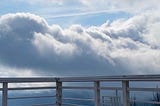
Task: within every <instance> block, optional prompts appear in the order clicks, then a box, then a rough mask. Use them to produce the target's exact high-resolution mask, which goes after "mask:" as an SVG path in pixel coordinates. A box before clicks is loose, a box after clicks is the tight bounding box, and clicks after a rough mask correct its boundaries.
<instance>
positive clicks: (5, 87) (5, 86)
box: [2, 82, 8, 106]
mask: <svg viewBox="0 0 160 106" xmlns="http://www.w3.org/2000/svg"><path fill="white" fill-rule="evenodd" d="M7 99H8V83H7V82H3V89H2V106H7Z"/></svg>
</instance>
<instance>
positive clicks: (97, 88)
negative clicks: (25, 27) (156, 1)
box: [0, 75, 160, 106]
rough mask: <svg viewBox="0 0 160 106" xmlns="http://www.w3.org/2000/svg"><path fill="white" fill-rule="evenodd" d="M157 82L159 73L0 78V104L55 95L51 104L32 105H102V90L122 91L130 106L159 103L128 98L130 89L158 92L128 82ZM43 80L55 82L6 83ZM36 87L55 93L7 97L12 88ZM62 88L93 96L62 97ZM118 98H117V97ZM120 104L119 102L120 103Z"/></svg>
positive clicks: (125, 105) (125, 104)
mask: <svg viewBox="0 0 160 106" xmlns="http://www.w3.org/2000/svg"><path fill="white" fill-rule="evenodd" d="M142 81H143V82H159V81H160V75H123V76H97V77H62V78H43V77H42V78H0V83H2V88H0V90H1V91H2V106H8V100H11V99H27V98H52V97H55V98H56V101H55V103H52V104H43V105H41V104H38V105H32V106H62V105H68V106H79V105H78V104H71V103H70V104H69V103H64V102H63V100H77V101H93V102H94V105H95V106H101V105H102V98H101V97H102V96H101V91H102V90H115V91H121V92H122V96H121V97H122V98H121V100H122V105H123V106H130V102H144V103H152V104H160V102H156V101H140V100H131V99H130V92H131V91H151V92H158V91H160V89H159V88H154V87H152V88H151V87H148V88H147V87H137V86H135V87H130V86H129V84H130V82H134V83H137V82H142ZM43 82H46V83H48V82H55V83H56V84H55V86H41V87H37V86H29V87H8V84H12V83H43ZM66 82H67V83H68V84H67V86H66V85H63V83H66ZM72 82H77V83H78V82H93V83H94V84H93V86H73V85H72V86H71V85H70V84H69V83H72ZM101 82H109V83H112V82H119V83H120V86H119V87H106V86H104V85H101V84H100V83H101ZM37 89H55V90H56V94H55V95H52V96H32V97H30V96H28V97H8V91H13V90H37ZM64 89H70V90H76V89H80V90H85V89H86V90H92V91H94V97H93V98H88V99H87V98H85V99H84V98H63V94H62V91H63V90H64ZM106 95H107V94H106ZM118 99H119V98H118ZM120 105H121V104H120Z"/></svg>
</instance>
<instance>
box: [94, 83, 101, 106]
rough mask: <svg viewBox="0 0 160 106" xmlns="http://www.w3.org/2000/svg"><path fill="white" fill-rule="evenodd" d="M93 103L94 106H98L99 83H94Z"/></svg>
mask: <svg viewBox="0 0 160 106" xmlns="http://www.w3.org/2000/svg"><path fill="white" fill-rule="evenodd" d="M94 92H95V96H94V101H95V106H100V83H99V81H95V82H94Z"/></svg>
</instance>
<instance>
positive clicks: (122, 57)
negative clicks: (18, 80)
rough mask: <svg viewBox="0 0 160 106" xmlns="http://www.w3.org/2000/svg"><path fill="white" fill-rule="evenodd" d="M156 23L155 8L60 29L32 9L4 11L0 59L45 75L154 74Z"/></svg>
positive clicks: (158, 19)
mask: <svg viewBox="0 0 160 106" xmlns="http://www.w3.org/2000/svg"><path fill="white" fill-rule="evenodd" d="M159 23H160V17H159V16H158V15H157V14H156V13H155V14H154V13H152V15H151V14H150V13H144V14H138V15H136V16H133V17H131V18H129V19H125V20H124V19H119V20H115V21H113V22H111V23H107V22H106V23H104V24H103V25H101V26H91V27H83V26H81V25H72V26H70V27H69V28H66V29H63V28H61V27H60V26H58V25H48V23H47V22H46V21H45V19H43V18H42V17H39V16H36V15H33V14H29V13H17V14H6V15H3V16H1V17H0V62H1V63H2V64H4V65H5V66H6V67H17V68H20V69H23V68H24V69H25V68H26V69H32V70H33V72H34V73H41V72H43V74H46V75H70V76H71V75H86V74H87V75H109V74H110V75H111V74H133V73H134V74H149V73H152V74H153V73H158V72H159V67H160V58H159V57H160V47H159V43H160V38H159V36H158V32H159V30H158V26H159ZM4 71H7V70H4ZM18 71H19V72H23V71H22V70H18ZM9 73H10V72H9Z"/></svg>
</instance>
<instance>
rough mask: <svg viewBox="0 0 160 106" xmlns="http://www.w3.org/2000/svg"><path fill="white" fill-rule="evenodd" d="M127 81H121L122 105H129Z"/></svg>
mask: <svg viewBox="0 0 160 106" xmlns="http://www.w3.org/2000/svg"><path fill="white" fill-rule="evenodd" d="M128 88H129V81H122V90H123V106H129V105H130V103H129V89H128Z"/></svg>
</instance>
